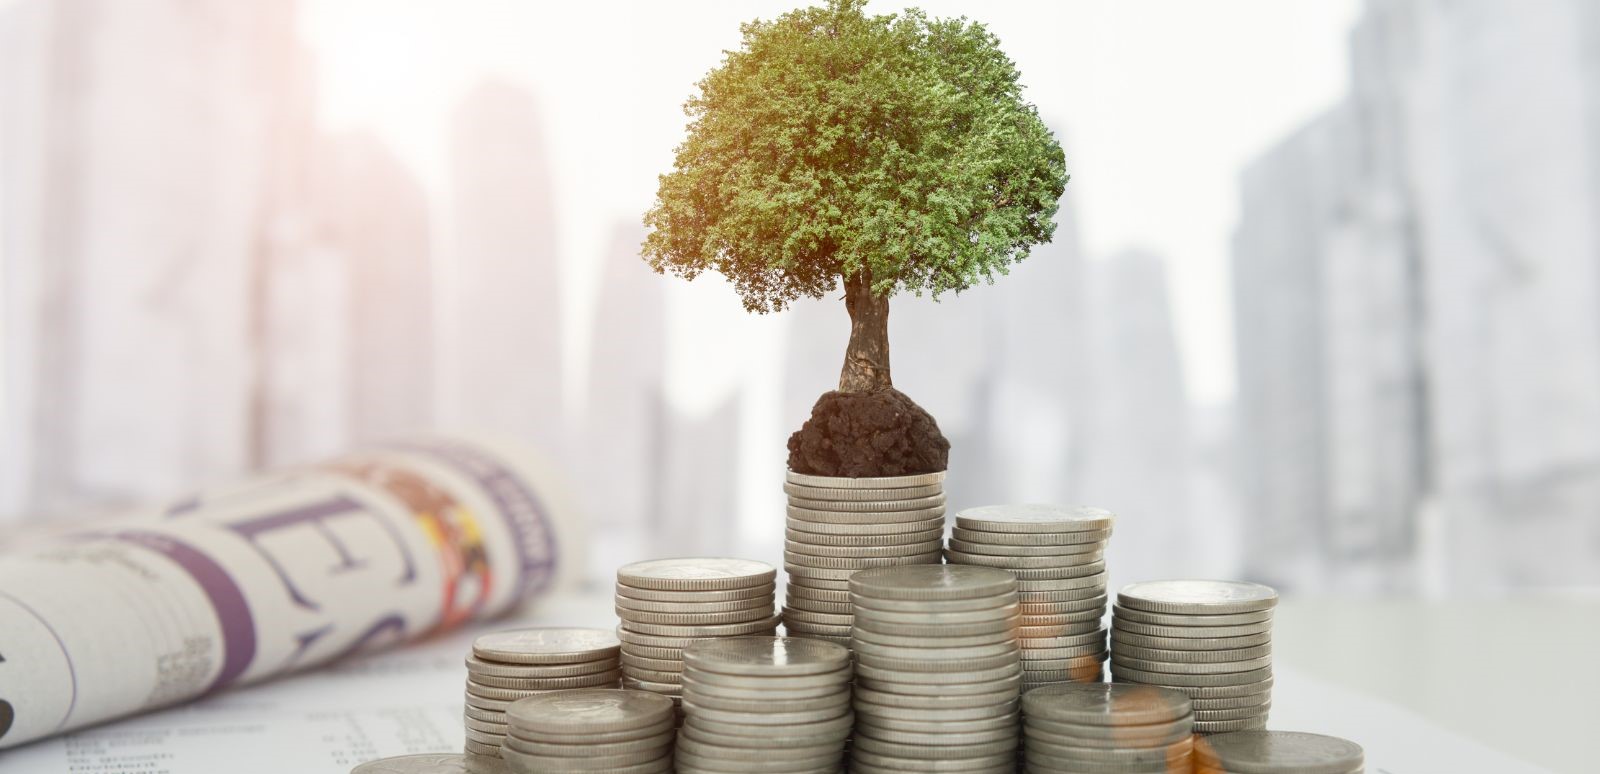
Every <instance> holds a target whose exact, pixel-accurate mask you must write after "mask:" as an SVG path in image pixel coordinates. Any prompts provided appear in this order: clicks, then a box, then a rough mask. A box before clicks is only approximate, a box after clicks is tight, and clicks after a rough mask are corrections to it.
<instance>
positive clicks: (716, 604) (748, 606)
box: [614, 594, 772, 614]
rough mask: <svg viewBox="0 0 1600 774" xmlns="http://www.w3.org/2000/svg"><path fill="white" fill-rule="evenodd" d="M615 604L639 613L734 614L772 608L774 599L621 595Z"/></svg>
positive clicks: (766, 597) (617, 597) (764, 596)
mask: <svg viewBox="0 0 1600 774" xmlns="http://www.w3.org/2000/svg"><path fill="white" fill-rule="evenodd" d="M614 601H615V604H616V606H617V608H619V609H620V610H630V611H634V612H639V613H677V614H695V613H732V612H738V611H745V610H759V609H761V608H763V607H765V608H767V609H769V610H770V609H771V608H772V597H771V596H769V595H762V596H759V597H751V598H749V599H730V600H726V601H709V602H684V601H675V600H654V599H635V598H633V597H628V596H623V595H621V594H618V595H616V597H614Z"/></svg>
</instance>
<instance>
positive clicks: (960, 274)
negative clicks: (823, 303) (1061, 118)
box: [644, 0, 1067, 392]
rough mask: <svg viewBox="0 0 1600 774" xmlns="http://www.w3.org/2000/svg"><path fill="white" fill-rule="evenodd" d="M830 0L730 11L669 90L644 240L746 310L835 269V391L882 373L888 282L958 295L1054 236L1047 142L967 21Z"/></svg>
mask: <svg viewBox="0 0 1600 774" xmlns="http://www.w3.org/2000/svg"><path fill="white" fill-rule="evenodd" d="M864 5H865V0H830V2H829V3H828V5H827V6H826V7H820V8H817V7H813V8H805V9H800V10H796V11H792V12H790V13H787V14H784V15H782V16H780V17H778V18H777V19H775V20H773V21H770V22H764V21H754V22H750V23H747V24H745V25H743V26H742V27H741V30H742V32H743V45H742V46H741V48H740V49H739V50H738V51H730V52H727V53H726V56H725V58H724V60H723V62H722V65H721V66H720V67H718V68H717V69H715V70H712V71H711V72H710V73H709V74H708V75H707V76H706V77H705V79H703V80H702V81H700V83H699V84H698V89H699V93H698V94H695V95H694V96H692V97H690V99H689V101H688V102H687V103H686V104H685V105H684V112H685V113H686V114H687V115H688V116H689V118H690V123H689V126H688V137H687V139H685V140H684V142H683V144H682V145H680V146H678V148H677V157H676V162H675V168H674V169H673V171H672V172H671V173H669V174H666V175H662V176H661V178H660V190H659V192H658V196H657V201H656V203H655V206H654V207H652V208H651V210H650V211H649V212H648V213H647V214H646V215H645V223H646V225H648V226H650V227H651V229H652V230H651V232H650V233H649V235H648V236H647V238H646V240H645V243H644V256H645V258H646V260H648V261H649V263H650V265H651V267H652V268H654V269H655V270H656V271H658V272H663V273H665V272H672V273H674V274H677V275H680V276H683V277H685V278H688V279H693V278H695V277H696V276H698V275H699V274H700V273H701V272H703V271H705V270H707V269H710V270H713V271H716V272H719V273H721V274H723V275H724V276H726V277H727V278H728V279H729V280H731V281H732V283H733V285H734V287H735V288H736V289H737V290H738V292H739V294H740V295H741V296H742V297H743V300H744V306H745V308H746V309H747V310H750V311H753V312H760V313H766V312H772V311H779V310H782V309H783V308H785V307H786V306H787V305H788V304H789V303H790V302H791V301H794V300H795V299H797V298H800V297H802V296H810V297H814V298H820V297H822V296H823V295H824V294H826V293H829V292H831V291H833V290H834V289H835V288H836V287H837V286H838V285H839V284H840V283H842V284H843V286H844V301H845V308H846V309H847V310H848V311H849V314H850V320H851V325H850V343H849V346H848V348H847V349H846V351H845V361H844V368H843V370H842V372H841V373H840V377H839V389H840V390H841V391H844V392H859V391H871V390H876V389H881V388H887V387H892V386H893V382H892V380H891V379H890V370H889V329H888V322H889V297H890V296H891V295H893V294H894V293H896V292H900V291H910V292H913V293H916V294H919V295H920V294H921V293H923V292H927V293H930V294H932V295H933V296H934V297H935V298H937V297H938V296H939V295H940V294H941V293H945V292H960V291H962V290H966V289H967V288H970V287H972V286H973V285H975V284H977V283H978V282H979V281H985V282H992V281H993V278H994V275H995V274H997V273H998V274H1005V273H1006V271H1007V267H1008V266H1009V265H1010V264H1011V263H1013V262H1015V261H1020V260H1022V259H1023V258H1026V257H1027V255H1028V251H1029V248H1030V247H1031V246H1033V245H1036V244H1040V243H1043V242H1047V241H1049V240H1050V236H1051V234H1052V232H1053V231H1054V230H1055V224H1054V223H1053V222H1052V220H1051V218H1052V217H1053V216H1054V215H1055V212H1056V207H1057V202H1058V200H1059V199H1060V198H1061V193H1062V190H1063V189H1064V187H1065V185H1066V182H1067V174H1066V165H1065V160H1064V158H1063V156H1062V152H1061V146H1060V145H1059V144H1057V143H1056V141H1055V139H1054V137H1053V136H1052V135H1051V133H1050V130H1049V129H1047V128H1046V127H1045V125H1044V123H1043V122H1042V121H1040V120H1039V116H1038V113H1037V111H1036V110H1035V108H1034V106H1033V105H1031V104H1029V103H1027V102H1025V101H1024V100H1023V98H1022V86H1021V85H1020V84H1019V83H1018V78H1019V74H1018V72H1017V69H1016V66H1015V65H1014V64H1012V62H1011V60H1010V59H1009V58H1008V57H1006V55H1005V54H1004V53H1003V52H1002V51H1001V50H1000V47H999V41H998V40H997V39H996V38H995V36H994V35H992V34H990V32H989V31H988V30H987V29H985V28H984V27H983V25H981V24H976V23H972V22H968V21H967V20H966V19H965V18H960V19H930V18H928V17H927V15H926V14H924V13H923V12H922V11H920V10H916V9H911V10H908V11H906V12H905V13H904V14H901V15H885V16H867V15H865V14H864V13H863V12H862V8H863V6H864Z"/></svg>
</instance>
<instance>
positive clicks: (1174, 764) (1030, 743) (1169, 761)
mask: <svg viewBox="0 0 1600 774" xmlns="http://www.w3.org/2000/svg"><path fill="white" fill-rule="evenodd" d="M1193 746H1194V743H1193V742H1192V741H1189V740H1184V741H1180V742H1175V743H1173V744H1170V745H1166V746H1164V747H1148V748H1138V747H1123V748H1114V747H1113V748H1106V747H1078V746H1075V745H1065V744H1060V743H1058V742H1054V741H1049V740H1046V739H1043V738H1040V737H1037V736H1033V737H1028V739H1027V745H1026V747H1025V748H1024V749H1025V750H1026V754H1027V755H1028V756H1029V757H1030V758H1046V759H1050V758H1053V759H1057V760H1065V761H1072V765H1073V769H1074V770H1085V769H1088V770H1094V768H1091V767H1096V768H1097V767H1098V766H1099V765H1105V764H1110V765H1111V766H1114V767H1119V768H1120V767H1123V766H1127V767H1137V768H1147V767H1150V766H1157V767H1162V768H1161V769H1160V770H1162V771H1167V770H1171V769H1177V770H1179V771H1187V770H1189V764H1190V762H1191V758H1192V755H1193Z"/></svg>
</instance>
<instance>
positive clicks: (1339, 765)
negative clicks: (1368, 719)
mask: <svg viewBox="0 0 1600 774" xmlns="http://www.w3.org/2000/svg"><path fill="white" fill-rule="evenodd" d="M1196 755H1197V757H1198V759H1199V761H1200V762H1202V763H1204V764H1206V765H1209V766H1221V767H1226V768H1227V770H1228V771H1237V772H1240V774H1265V773H1267V772H1280V771H1292V772H1294V774H1347V773H1348V772H1352V771H1358V770H1360V769H1361V767H1363V766H1365V765H1366V754H1365V752H1364V751H1363V750H1362V749H1361V745H1358V744H1356V743H1355V742H1352V741H1349V740H1347V739H1340V738H1338V737H1335V736H1324V735H1322V734H1307V733H1303V732H1298V731H1241V732H1235V733H1226V734H1217V735H1216V736H1212V737H1209V738H1207V739H1206V740H1205V742H1204V743H1203V744H1201V745H1199V746H1198V748H1197V753H1196Z"/></svg>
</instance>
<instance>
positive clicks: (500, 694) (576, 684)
mask: <svg viewBox="0 0 1600 774" xmlns="http://www.w3.org/2000/svg"><path fill="white" fill-rule="evenodd" d="M621 677H622V672H621V670H615V671H611V672H601V673H600V674H596V675H584V676H583V677H581V678H572V677H569V678H562V681H561V682H559V683H551V684H544V683H541V684H539V686H540V687H537V688H530V687H522V688H518V687H510V686H502V685H489V684H487V683H480V682H478V681H476V680H472V679H470V678H469V679H468V680H467V694H468V695H470V696H476V697H480V698H485V699H497V700H500V701H516V700H517V699H525V698H527V697H529V696H536V695H538V694H541V693H548V692H550V691H564V690H570V689H575V688H609V687H615V686H616V684H617V680H618V679H620V678H621ZM484 679H486V680H489V679H498V678H487V677H486V678H484Z"/></svg>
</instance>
